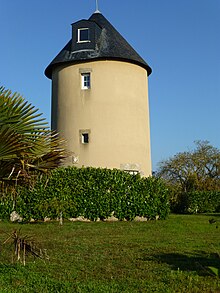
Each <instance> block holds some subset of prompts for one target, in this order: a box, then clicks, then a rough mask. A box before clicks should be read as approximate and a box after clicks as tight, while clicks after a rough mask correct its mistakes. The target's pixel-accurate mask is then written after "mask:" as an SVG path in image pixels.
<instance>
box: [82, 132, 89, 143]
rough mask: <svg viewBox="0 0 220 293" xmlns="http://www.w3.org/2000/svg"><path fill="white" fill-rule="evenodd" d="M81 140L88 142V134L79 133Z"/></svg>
mask: <svg viewBox="0 0 220 293" xmlns="http://www.w3.org/2000/svg"><path fill="white" fill-rule="evenodd" d="M81 142H82V143H83V144H87V143H89V134H88V133H82V135H81Z"/></svg>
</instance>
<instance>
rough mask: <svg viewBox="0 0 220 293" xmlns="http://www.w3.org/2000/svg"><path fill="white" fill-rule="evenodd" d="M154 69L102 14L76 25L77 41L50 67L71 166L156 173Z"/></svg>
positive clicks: (57, 124)
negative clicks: (150, 94) (152, 141)
mask: <svg viewBox="0 0 220 293" xmlns="http://www.w3.org/2000/svg"><path fill="white" fill-rule="evenodd" d="M150 73H151V68H150V67H149V66H148V65H147V63H146V62H145V61H144V60H143V59H142V58H141V57H140V56H139V55H138V54H137V53H136V52H135V50H134V49H133V48H132V47H131V46H130V45H129V44H128V43H127V42H126V41H125V39H124V38H123V37H122V36H121V35H120V34H119V33H118V32H117V31H116V30H115V28H114V27H113V26H112V25H111V24H110V23H109V22H108V21H107V19H106V18H105V17H104V16H103V15H102V14H101V13H99V12H97V13H94V14H93V15H92V16H91V17H90V18H89V20H81V21H78V22H76V23H74V24H73V25H72V40H71V41H70V42H69V43H68V44H67V45H66V46H65V47H64V49H63V50H62V51H61V52H60V53H59V54H58V55H57V57H56V58H55V59H54V60H53V61H52V62H51V64H50V65H49V66H48V67H47V69H46V71H45V74H46V76H47V77H48V78H51V79H52V129H54V130H57V131H58V132H59V133H60V134H61V135H62V136H63V137H64V138H65V139H66V140H67V145H68V149H69V150H71V151H72V152H73V153H74V155H73V156H70V157H69V158H68V159H67V160H66V163H65V164H66V165H73V164H74V165H76V166H79V167H81V166H92V167H102V168H117V169H122V170H126V171H128V172H132V173H136V172H140V173H141V174H142V175H144V176H149V175H151V155H150V126H149V107H148V75H149V74H150Z"/></svg>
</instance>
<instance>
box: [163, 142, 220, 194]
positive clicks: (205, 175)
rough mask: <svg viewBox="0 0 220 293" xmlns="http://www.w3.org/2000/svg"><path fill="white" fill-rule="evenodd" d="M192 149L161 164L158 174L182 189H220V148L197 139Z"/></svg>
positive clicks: (187, 190) (185, 190)
mask: <svg viewBox="0 0 220 293" xmlns="http://www.w3.org/2000/svg"><path fill="white" fill-rule="evenodd" d="M195 145H196V148H195V149H194V150H192V151H187V152H182V153H178V154H176V155H175V156H174V157H171V158H169V159H168V160H164V161H162V162H160V164H159V171H158V175H159V176H160V177H162V178H164V179H165V180H166V181H167V182H168V183H169V184H171V185H175V186H177V187H178V188H179V189H181V191H184V192H189V191H192V190H220V150H219V149H217V148H215V147H213V146H212V145H210V143H209V142H208V141H195Z"/></svg>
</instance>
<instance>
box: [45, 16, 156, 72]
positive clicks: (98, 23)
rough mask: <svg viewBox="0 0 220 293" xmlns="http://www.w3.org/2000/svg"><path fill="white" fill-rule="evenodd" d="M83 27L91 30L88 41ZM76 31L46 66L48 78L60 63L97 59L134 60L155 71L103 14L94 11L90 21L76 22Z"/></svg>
mask: <svg viewBox="0 0 220 293" xmlns="http://www.w3.org/2000/svg"><path fill="white" fill-rule="evenodd" d="M80 30H88V31H89V39H88V41H82V42H81V41H79V31H80ZM72 32H73V33H72V39H71V40H70V41H69V42H68V43H67V44H66V46H65V47H64V48H63V49H62V50H61V51H60V53H59V54H58V55H57V56H56V57H55V58H54V59H53V61H52V62H51V63H50V64H49V66H48V67H47V68H46V70H45V75H46V76H47V77H48V78H52V71H53V69H54V68H55V67H56V66H59V65H68V64H76V63H83V62H91V61H97V60H118V61H124V62H129V63H134V64H137V65H139V66H141V67H143V68H145V69H146V71H147V74H148V75H150V74H151V72H152V69H151V68H150V67H149V65H148V64H147V63H146V62H145V61H144V60H143V59H142V58H141V56H140V55H139V54H138V53H137V52H136V51H135V50H134V49H133V48H132V47H131V46H130V45H129V44H128V42H127V41H126V40H125V39H124V38H123V37H122V36H121V35H120V33H119V32H118V31H117V30H116V29H115V28H114V27H113V26H112V25H111V23H110V22H109V21H108V20H107V19H106V18H105V17H104V16H103V15H102V14H101V13H94V14H92V16H91V17H90V18H89V19H88V20H80V21H77V22H75V23H73V24H72ZM85 33H86V32H85ZM87 36H88V35H87Z"/></svg>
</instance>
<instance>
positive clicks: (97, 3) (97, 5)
mask: <svg viewBox="0 0 220 293" xmlns="http://www.w3.org/2000/svg"><path fill="white" fill-rule="evenodd" d="M95 13H101V12H100V11H99V2H98V0H96V11H95Z"/></svg>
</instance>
